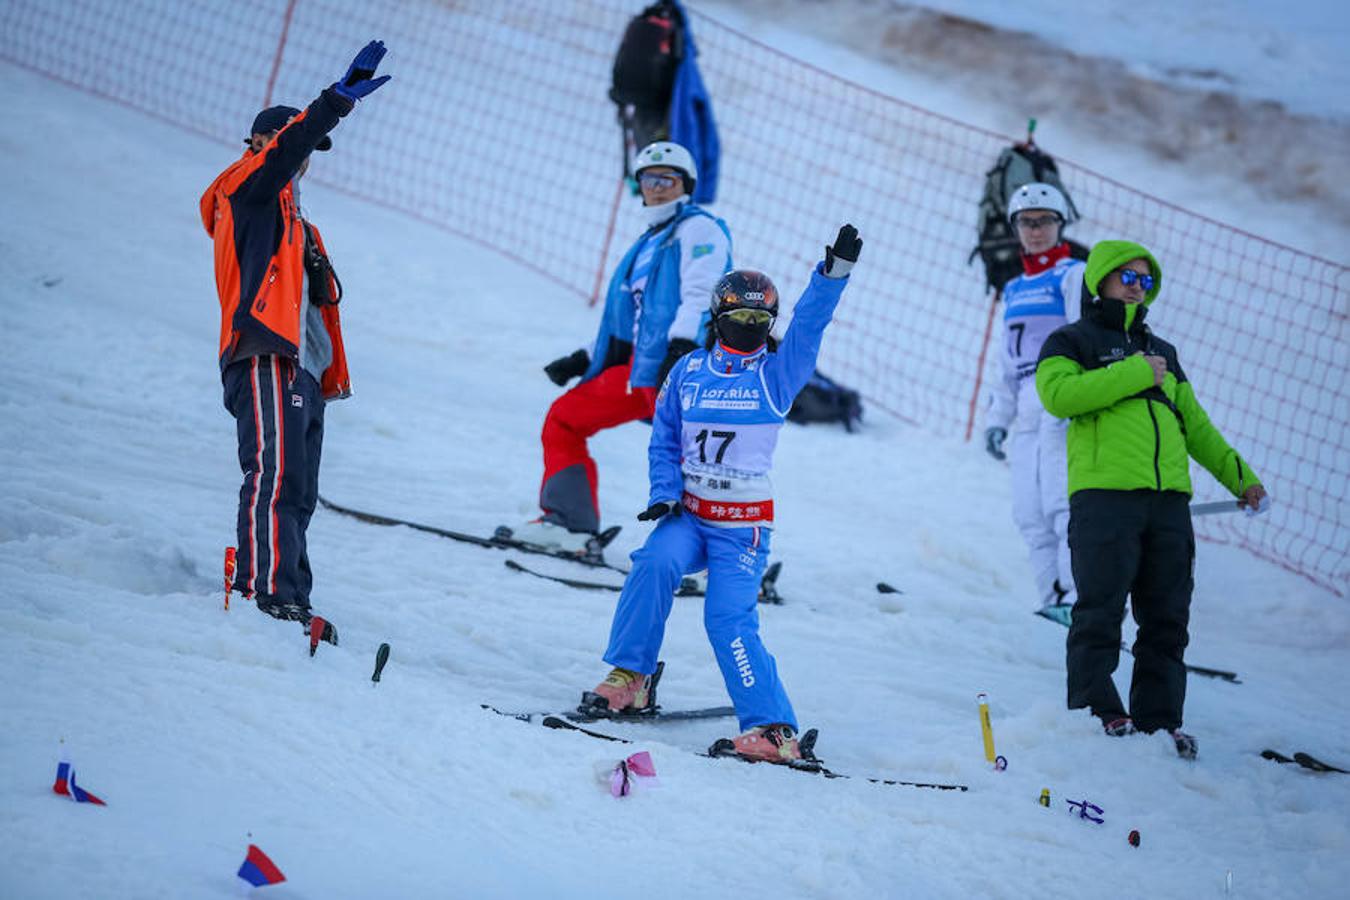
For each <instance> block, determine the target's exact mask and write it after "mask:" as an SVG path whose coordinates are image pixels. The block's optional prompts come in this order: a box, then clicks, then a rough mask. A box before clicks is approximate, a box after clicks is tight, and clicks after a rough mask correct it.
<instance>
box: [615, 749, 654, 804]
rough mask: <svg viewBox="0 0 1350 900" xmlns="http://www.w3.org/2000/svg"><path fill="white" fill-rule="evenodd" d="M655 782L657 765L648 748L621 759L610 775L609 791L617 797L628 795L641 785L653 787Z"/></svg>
mask: <svg viewBox="0 0 1350 900" xmlns="http://www.w3.org/2000/svg"><path fill="white" fill-rule="evenodd" d="M644 782H647V783H646V784H644ZM655 784H656V766H655V765H653V764H652V755H651V754H650V753H648V752H647V751H646V750H643V751H641V752H639V753H634V754H633V755H632V756H630V757H628V758H627V759H624V760H620V761H619V764H618V765H617V766H615V767H614V771H613V772H611V773H610V776H609V792H610V794H612V795H613V796H615V797H627V796H628V795H629V794H630V793H632V792H633V789H634V788H635V787H637V786H639V785H642V786H644V787H651V786H653V785H655Z"/></svg>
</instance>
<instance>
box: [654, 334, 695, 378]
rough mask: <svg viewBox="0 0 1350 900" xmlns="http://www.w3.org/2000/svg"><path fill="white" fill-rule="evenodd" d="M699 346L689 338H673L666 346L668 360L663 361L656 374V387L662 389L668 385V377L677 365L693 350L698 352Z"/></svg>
mask: <svg viewBox="0 0 1350 900" xmlns="http://www.w3.org/2000/svg"><path fill="white" fill-rule="evenodd" d="M697 349H698V344H695V343H694V342H693V341H691V340H689V338H671V339H670V343H669V344H666V358H665V359H663V360H661V368H660V369H659V370H658V371H657V373H656V385H657V387H660V386H661V385H663V384H665V383H666V376H667V375H669V374H670V370H671V369H672V368H674V366H675V363H677V362H679V361H680V357H681V356H684V355H685V354H686V353H688V352H690V351H691V350H697Z"/></svg>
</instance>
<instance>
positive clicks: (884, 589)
mask: <svg viewBox="0 0 1350 900" xmlns="http://www.w3.org/2000/svg"><path fill="white" fill-rule="evenodd" d="M877 592H878V593H881V594H903V593H904V591H901V590H900V589H898V588H896V587H894V586H892V585H889V584H887V583H886V582H884V581H878V582H877Z"/></svg>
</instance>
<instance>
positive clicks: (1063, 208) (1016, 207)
mask: <svg viewBox="0 0 1350 900" xmlns="http://www.w3.org/2000/svg"><path fill="white" fill-rule="evenodd" d="M1026 209H1048V210H1050V211H1051V212H1053V213H1058V214H1059V220H1060V222H1061V223H1067V222H1068V221H1069V201H1067V200H1065V199H1064V192H1063V191H1061V190H1060V189H1059V188H1057V187H1055V186H1054V185H1053V184H1046V183H1045V182H1043V181H1033V182H1031V183H1030V184H1024V185H1022V186H1021V187H1020V188H1018V189H1017V190H1015V191H1013V195H1012V199H1011V200H1009V201H1008V222H1009V223H1010V224H1016V221H1015V220H1016V219H1017V214H1018V213H1020V212H1022V211H1023V210H1026Z"/></svg>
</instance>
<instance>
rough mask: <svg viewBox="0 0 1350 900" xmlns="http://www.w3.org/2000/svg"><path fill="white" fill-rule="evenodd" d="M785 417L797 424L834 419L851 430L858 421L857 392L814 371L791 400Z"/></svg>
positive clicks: (818, 371) (860, 416)
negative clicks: (794, 398) (790, 405)
mask: <svg viewBox="0 0 1350 900" xmlns="http://www.w3.org/2000/svg"><path fill="white" fill-rule="evenodd" d="M787 419H788V421H789V422H796V423H797V424H798V425H806V424H807V423H809V422H838V423H840V424H841V425H843V426H844V430H845V431H850V432H851V431H853V429H854V427H855V426H856V425H858V424H859V423H861V422H862V398H861V397H860V396H859V395H858V392H857V391H855V390H851V389H849V388H846V387H844V386H843V385H841V384H839V383H838V382H836V381H834V380H832V379H830V378H827V377H825V376H824V375H822V374H821V373H820V370H816V371H815V372H814V373H812V375H811V380H810V381H808V382H806V386H805V387H804V388H802V390H801V393H799V394H798V395H797V399H796V400H794V401H792V409H790V410H788V414H787Z"/></svg>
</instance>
